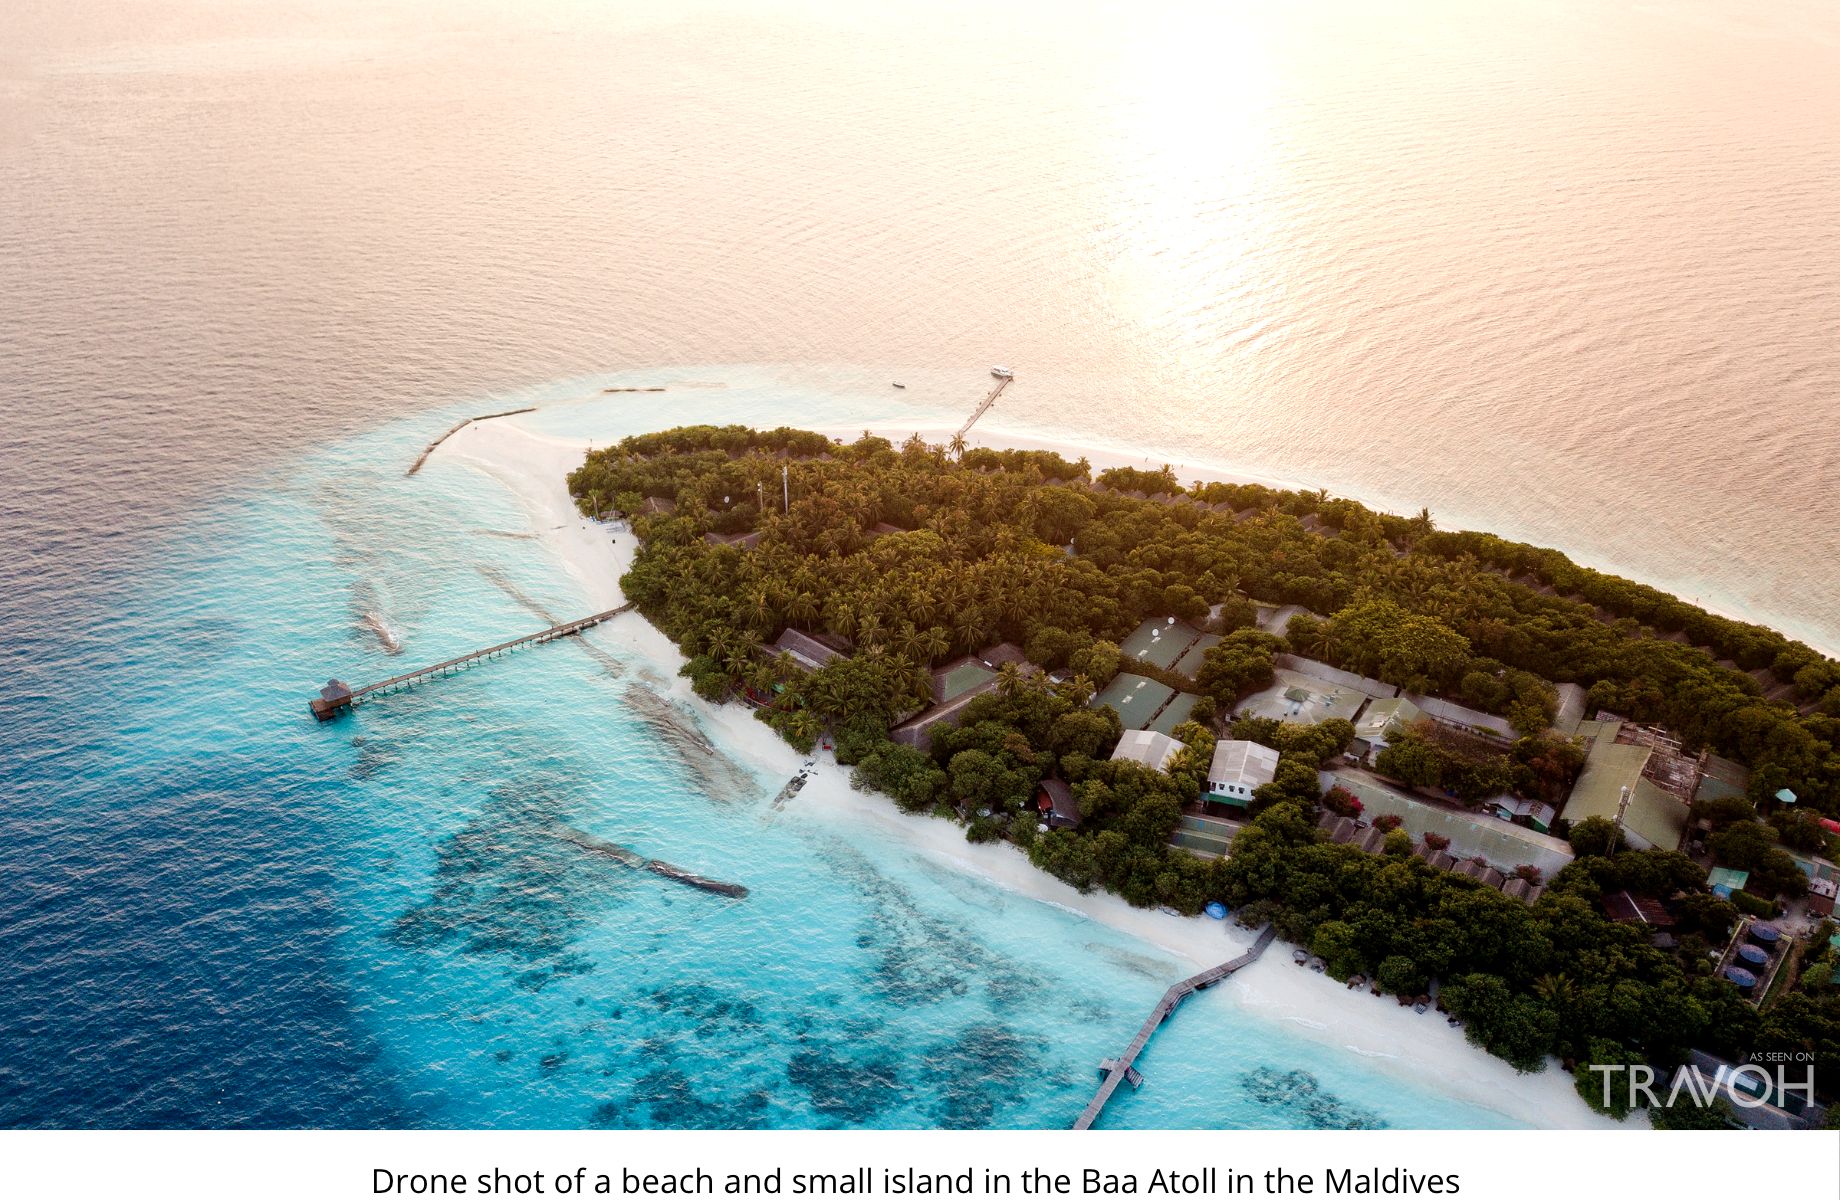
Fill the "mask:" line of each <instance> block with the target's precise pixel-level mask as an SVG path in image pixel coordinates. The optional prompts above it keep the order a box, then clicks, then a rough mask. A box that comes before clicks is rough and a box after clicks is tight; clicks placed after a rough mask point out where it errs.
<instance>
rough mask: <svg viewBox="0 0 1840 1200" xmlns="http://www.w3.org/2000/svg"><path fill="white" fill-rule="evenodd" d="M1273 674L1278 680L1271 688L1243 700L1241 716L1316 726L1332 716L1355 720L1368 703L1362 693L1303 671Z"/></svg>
mask: <svg viewBox="0 0 1840 1200" xmlns="http://www.w3.org/2000/svg"><path fill="white" fill-rule="evenodd" d="M1272 674H1273V677H1274V680H1275V682H1273V684H1272V685H1271V686H1270V687H1268V688H1266V689H1265V690H1264V691H1262V692H1256V693H1254V694H1253V695H1251V696H1248V697H1247V698H1246V699H1245V700H1243V701H1241V702H1240V705H1239V708H1238V709H1237V710H1236V711H1237V712H1238V714H1239V715H1241V716H1248V717H1271V718H1274V719H1276V720H1279V721H1289V722H1292V723H1293V724H1297V725H1315V724H1318V723H1320V722H1323V721H1327V720H1329V719H1330V718H1331V717H1341V718H1342V719H1343V720H1347V721H1352V720H1354V718H1355V714H1356V713H1358V712H1360V711H1361V706H1362V705H1363V704H1365V703H1367V696H1366V695H1365V694H1364V693H1362V692H1358V691H1355V690H1354V689H1353V688H1348V687H1343V686H1341V685H1340V684H1334V683H1330V682H1328V681H1326V680H1322V679H1317V678H1315V677H1314V676H1310V675H1305V674H1303V673H1302V672H1301V671H1292V670H1288V669H1285V668H1279V669H1278V670H1276V671H1274V672H1273V673H1272Z"/></svg>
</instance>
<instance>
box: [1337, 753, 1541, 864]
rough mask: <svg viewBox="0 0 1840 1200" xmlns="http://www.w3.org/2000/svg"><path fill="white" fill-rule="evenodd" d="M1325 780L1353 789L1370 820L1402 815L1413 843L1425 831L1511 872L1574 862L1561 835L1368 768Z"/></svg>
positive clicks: (1453, 849)
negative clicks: (1388, 779)
mask: <svg viewBox="0 0 1840 1200" xmlns="http://www.w3.org/2000/svg"><path fill="white" fill-rule="evenodd" d="M1321 778H1322V783H1323V786H1324V787H1325V788H1328V787H1341V788H1344V789H1346V790H1347V791H1350V792H1352V793H1354V796H1355V798H1356V799H1357V800H1359V801H1360V802H1361V815H1362V817H1363V818H1365V819H1366V820H1368V821H1372V820H1373V819H1374V818H1375V817H1378V816H1382V815H1392V816H1396V817H1398V818H1399V822H1400V824H1399V827H1400V828H1401V829H1403V830H1405V831H1406V832H1407V833H1409V834H1411V835H1412V840H1413V841H1414V842H1423V841H1424V840H1425V835H1426V834H1427V833H1435V834H1438V835H1440V836H1442V837H1444V838H1446V839H1448V841H1449V846H1448V849H1449V851H1450V856H1451V858H1452V859H1465V858H1474V857H1477V856H1481V857H1482V858H1483V859H1485V860H1486V861H1488V862H1489V863H1492V864H1493V865H1494V866H1496V867H1498V868H1500V869H1502V870H1503V871H1509V872H1511V871H1513V870H1514V868H1515V867H1523V866H1526V867H1537V868H1539V871H1540V874H1541V875H1543V876H1545V877H1546V878H1547V879H1551V878H1552V877H1553V876H1554V875H1556V874H1558V873H1559V870H1560V868H1562V867H1564V866H1565V864H1567V863H1569V862H1571V861H1572V847H1571V845H1570V844H1569V843H1567V842H1565V841H1564V840H1562V839H1560V838H1556V837H1552V836H1551V835H1549V834H1544V833H1539V832H1536V831H1534V830H1532V829H1527V828H1525V827H1523V826H1520V825H1510V824H1509V823H1508V822H1506V821H1498V820H1496V819H1495V818H1494V817H1492V816H1489V815H1487V814H1484V813H1473V812H1466V811H1464V810H1462V809H1456V808H1447V807H1445V806H1444V805H1441V804H1431V803H1428V802H1427V801H1424V800H1421V799H1419V798H1418V797H1416V796H1413V795H1410V794H1408V793H1406V792H1403V791H1401V790H1399V789H1398V788H1396V787H1393V786H1392V785H1390V784H1388V783H1385V782H1383V781H1382V780H1380V779H1378V778H1377V777H1375V776H1373V775H1370V774H1368V773H1367V772H1366V771H1360V770H1341V771H1327V772H1324V773H1323V774H1322V777H1321Z"/></svg>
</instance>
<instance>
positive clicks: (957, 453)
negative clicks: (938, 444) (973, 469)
mask: <svg viewBox="0 0 1840 1200" xmlns="http://www.w3.org/2000/svg"><path fill="white" fill-rule="evenodd" d="M948 449H950V450H951V451H952V457H953V458H954V459H957V460H958V461H960V462H963V461H964V458H965V435H964V434H962V433H955V434H953V435H952V441H951V442H950V444H949V445H948Z"/></svg>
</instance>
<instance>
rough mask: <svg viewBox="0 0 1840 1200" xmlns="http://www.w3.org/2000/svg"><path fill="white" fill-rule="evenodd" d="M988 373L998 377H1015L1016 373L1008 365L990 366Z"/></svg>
mask: <svg viewBox="0 0 1840 1200" xmlns="http://www.w3.org/2000/svg"><path fill="white" fill-rule="evenodd" d="M990 373H991V374H992V375H994V376H995V377H996V378H998V379H1014V378H1015V377H1016V373H1015V372H1014V371H1012V370H1010V369H1009V368H1008V367H992V368H990Z"/></svg>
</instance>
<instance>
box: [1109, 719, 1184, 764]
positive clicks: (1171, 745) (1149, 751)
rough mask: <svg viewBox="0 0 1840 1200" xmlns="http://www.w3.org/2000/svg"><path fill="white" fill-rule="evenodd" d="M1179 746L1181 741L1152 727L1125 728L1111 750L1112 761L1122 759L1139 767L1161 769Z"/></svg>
mask: <svg viewBox="0 0 1840 1200" xmlns="http://www.w3.org/2000/svg"><path fill="white" fill-rule="evenodd" d="M1181 748H1182V743H1181V742H1178V741H1176V740H1175V739H1174V738H1172V737H1170V736H1169V735H1168V734H1166V733H1158V732H1157V731H1156V730H1154V729H1127V730H1126V731H1125V735H1124V736H1123V737H1121V738H1119V739H1118V748H1117V749H1116V750H1114V751H1112V761H1113V762H1117V761H1119V760H1120V759H1123V760H1124V761H1127V762H1134V763H1136V764H1137V765H1138V766H1140V767H1149V768H1150V769H1151V770H1153V771H1161V770H1162V769H1163V768H1164V767H1167V766H1168V765H1169V760H1170V759H1172V758H1174V757H1175V756H1176V751H1178V750H1180V749H1181Z"/></svg>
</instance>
